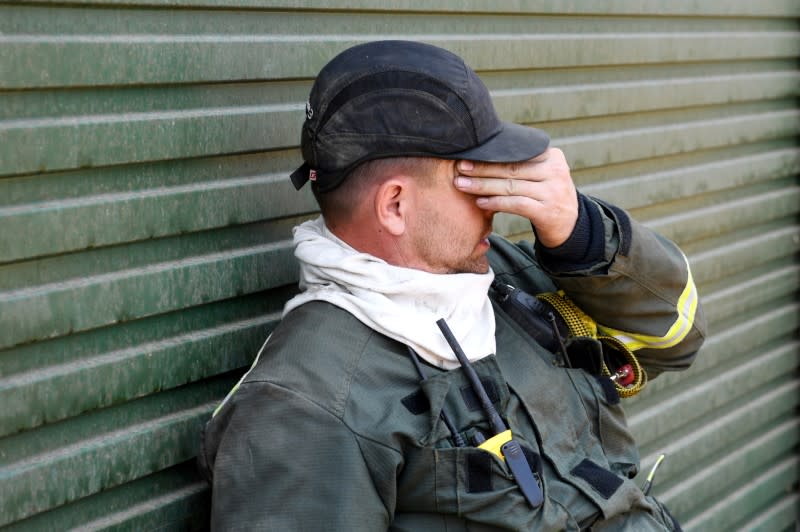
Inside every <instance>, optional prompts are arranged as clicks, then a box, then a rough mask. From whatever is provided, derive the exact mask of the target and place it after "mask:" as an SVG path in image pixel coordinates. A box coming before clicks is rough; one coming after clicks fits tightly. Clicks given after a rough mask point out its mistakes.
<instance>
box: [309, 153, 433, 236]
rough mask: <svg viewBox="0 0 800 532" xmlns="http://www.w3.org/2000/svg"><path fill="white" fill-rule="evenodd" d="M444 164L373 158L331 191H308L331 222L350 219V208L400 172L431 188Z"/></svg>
mask: <svg viewBox="0 0 800 532" xmlns="http://www.w3.org/2000/svg"><path fill="white" fill-rule="evenodd" d="M443 162H444V161H443V160H442V159H436V158H433V157H390V158H386V159H375V160H374V161H366V162H363V163H361V164H360V165H358V166H356V167H355V169H353V171H352V172H350V174H349V175H348V176H347V177H346V178H345V179H344V181H343V182H342V184H341V185H339V186H338V187H336V188H335V189H333V190H330V191H328V192H319V191H318V190H317V187H316V186H314V185H313V184H312V186H311V190H312V191H313V192H314V197H315V198H316V200H317V203H318V204H319V208H320V211H321V212H322V216H323V217H324V218H325V219H326V220H328V221H331V222H333V221H336V222H342V221H346V220H348V219H349V217H350V214H351V213H352V208H353V206H354V205H358V204H359V203H360V202H361V201H363V198H364V194H365V193H366V192H367V191H368V190H370V189H371V188H372V187H373V186H374V185H378V184H380V183H382V182H383V181H385V180H386V179H389V178H390V177H392V176H393V175H397V174H398V173H402V174H405V175H409V176H412V177H414V178H416V179H418V180H419V181H420V183H421V184H422V185H423V186H430V185H431V184H433V183H434V179H435V176H436V175H437V171H438V169H439V165H441V164H442V163H443Z"/></svg>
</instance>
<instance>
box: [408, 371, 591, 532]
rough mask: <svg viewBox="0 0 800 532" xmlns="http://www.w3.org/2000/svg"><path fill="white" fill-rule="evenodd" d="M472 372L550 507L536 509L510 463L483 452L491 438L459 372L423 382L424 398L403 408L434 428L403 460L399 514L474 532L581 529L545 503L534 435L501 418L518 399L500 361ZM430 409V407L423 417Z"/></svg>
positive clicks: (462, 375) (483, 415)
mask: <svg viewBox="0 0 800 532" xmlns="http://www.w3.org/2000/svg"><path fill="white" fill-rule="evenodd" d="M473 367H474V369H475V371H476V372H477V373H478V375H479V377H480V379H481V381H482V383H483V385H484V388H486V391H487V395H488V396H489V398H490V400H491V401H492V402H493V403H494V406H495V408H496V409H497V410H498V412H500V413H501V416H503V417H504V421H505V422H506V423H507V425H508V426H509V428H510V429H511V431H512V433H513V435H514V439H515V440H516V441H518V442H519V443H520V445H521V447H522V449H523V453H524V454H525V456H526V459H527V462H528V464H529V465H530V466H531V469H532V471H533V473H534V475H535V477H536V478H537V480H538V481H539V483H540V487H542V489H543V491H545V502H544V504H543V505H542V506H540V507H539V508H536V509H534V508H532V507H531V506H530V504H528V502H527V500H526V499H525V497H524V496H523V495H522V492H521V491H520V488H519V487H518V486H517V483H516V481H515V480H514V477H513V475H512V474H511V472H510V470H509V468H508V465H507V464H506V462H505V461H504V460H503V459H501V458H499V457H498V456H496V455H495V454H493V453H490V452H488V451H485V450H483V449H479V448H477V446H478V445H479V444H480V443H481V442H482V441H483V439H488V438H490V437H491V436H492V435H493V434H492V433H491V429H490V425H489V423H488V420H487V418H486V414H485V413H484V412H483V409H482V407H481V404H480V401H479V400H478V398H477V396H476V395H475V393H474V392H473V390H472V388H471V387H470V385H469V382H468V380H467V379H466V376H465V375H464V374H463V372H462V371H461V370H452V371H449V372H440V373H437V374H436V375H433V376H431V375H429V376H428V378H427V380H425V381H424V382H422V383H421V392H418V394H416V395H417V396H416V397H415V398H413V399H412V398H407V400H406V401H404V404H406V407H407V408H409V407H410V408H415V409H416V412H417V413H418V415H420V416H428V418H429V422H430V424H429V431H427V432H425V433H421V434H419V439H418V441H417V445H416V446H415V447H414V448H413V449H411V450H410V451H409V452H408V453H407V454H406V456H405V463H404V466H403V470H402V473H401V474H400V476H399V477H398V497H397V509H396V511H397V512H398V513H403V512H415V513H426V512H429V513H438V514H450V515H453V516H458V517H459V518H461V519H463V520H465V521H466V522H469V523H470V528H469V529H470V530H473V529H474V528H475V527H474V526H473V525H479V526H484V527H487V528H486V529H487V530H491V529H495V528H504V529H506V528H513V529H520V530H532V529H544V528H547V529H554V528H556V529H562V530H569V529H576V528H577V527H575V526H572V525H571V524H570V523H568V522H567V521H566V520H565V516H564V514H563V512H562V511H559V510H558V509H557V508H555V507H553V506H552V504H551V503H550V502H549V501H547V497H546V486H543V485H542V483H541V478H542V467H541V458H540V455H539V452H538V444H537V443H536V441H535V436H534V435H533V434H529V433H525V431H523V430H520V428H519V427H515V426H514V419H513V416H512V419H508V418H506V417H505V416H504V415H503V413H504V412H506V411H507V408H508V405H509V402H510V401H511V402H514V403H516V400H515V398H512V397H511V395H510V391H509V388H508V386H507V384H506V381H505V379H504V378H503V375H502V373H501V371H500V368H499V366H498V365H497V361H496V359H495V357H493V356H491V357H487V358H484V359H482V360H480V361H478V362H476V363H474V364H473ZM425 402H427V407H428V408H426V409H425V411H424V412H421V411H420V410H421V409H422V407H423V405H424V403H425ZM443 410H444V411H445V412H447V415H448V417H449V418H450V420H451V423H452V425H453V426H454V427H455V428H456V430H457V432H458V433H459V435H460V437H461V438H462V439H463V443H464V446H456V444H455V438H454V437H453V435H452V434H451V433H450V430H449V429H448V428H447V426H446V424H445V423H444V421H443V420H442V419H441V412H442V411H443ZM528 432H529V431H528ZM448 526H449V525H448ZM448 529H449V528H448Z"/></svg>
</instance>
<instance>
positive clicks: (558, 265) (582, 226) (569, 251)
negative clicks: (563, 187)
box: [534, 192, 605, 273]
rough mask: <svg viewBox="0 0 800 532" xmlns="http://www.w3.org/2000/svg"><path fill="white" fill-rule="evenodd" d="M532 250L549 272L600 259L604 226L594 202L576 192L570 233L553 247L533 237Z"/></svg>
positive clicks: (577, 267) (582, 266)
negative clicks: (575, 209)
mask: <svg viewBox="0 0 800 532" xmlns="http://www.w3.org/2000/svg"><path fill="white" fill-rule="evenodd" d="M535 230H536V229H535V228H534V231H535ZM536 254H537V256H538V258H539V262H540V263H541V264H542V266H544V267H545V268H547V269H548V270H550V271H551V272H553V273H560V272H571V271H576V270H583V269H587V268H591V267H592V266H594V265H595V264H597V263H599V262H601V261H603V260H604V256H605V227H604V225H603V218H602V216H601V214H600V209H599V208H598V207H597V205H595V204H594V203H593V202H592V201H591V200H590V199H589V198H587V197H586V196H584V195H583V194H581V193H580V192H578V221H577V222H576V223H575V228H574V229H573V230H572V234H570V235H569V238H568V239H567V240H566V242H564V243H563V244H561V245H560V246H557V247H554V248H548V247H545V246H543V245H541V244H540V243H539V242H538V241H537V242H536Z"/></svg>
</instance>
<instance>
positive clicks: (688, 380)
mask: <svg viewBox="0 0 800 532" xmlns="http://www.w3.org/2000/svg"><path fill="white" fill-rule="evenodd" d="M431 5H432V4H431V3H430V2H425V1H422V0H398V1H395V2H378V1H375V0H350V1H348V2H339V3H336V2H317V3H313V2H303V1H302V0H282V1H281V0H275V1H269V0H238V1H237V0H227V1H225V0H217V1H214V0H174V1H169V2H163V1H156V0H141V1H137V0H124V1H122V0H121V1H116V0H105V1H100V0H98V1H93V0H72V1H70V2H66V3H55V2H54V3H49V2H38V3H34V2H30V3H28V2H25V3H2V4H0V527H3V526H6V525H7V526H8V528H9V529H11V530H42V529H48V530H49V529H69V528H81V529H86V530H93V529H103V530H105V529H125V530H144V529H155V528H166V529H172V528H174V529H181V528H186V527H199V526H202V522H203V521H204V519H206V512H207V504H208V492H207V489H206V487H205V484H204V483H203V482H202V481H201V480H200V479H199V477H198V476H197V474H196V473H195V471H194V465H193V457H194V455H195V454H196V452H197V440H198V432H199V429H200V427H201V425H202V423H203V421H204V420H205V419H207V418H208V416H209V414H210V412H211V410H212V409H213V408H214V406H215V405H216V404H217V403H218V401H219V400H220V399H221V397H222V396H224V394H225V393H226V391H227V390H228V389H229V387H230V386H231V385H232V384H233V382H235V380H236V379H237V377H238V376H239V375H240V374H241V368H243V367H245V366H247V365H248V364H249V362H250V361H251V360H252V358H253V356H254V354H255V352H256V351H257V349H258V347H259V346H260V345H261V343H262V342H263V340H264V338H265V337H266V336H267V334H268V333H269V331H270V330H271V328H272V327H273V326H274V325H275V323H276V320H277V319H278V318H279V315H280V310H281V307H282V304H283V302H284V301H285V300H286V299H287V298H288V297H289V296H290V295H291V293H292V292H293V290H294V288H293V286H292V285H293V283H294V281H295V280H296V273H295V268H294V259H293V257H292V253H291V246H290V235H291V233H290V228H291V226H292V225H294V224H295V223H297V222H298V221H299V220H302V219H304V218H306V217H308V216H311V215H313V212H314V209H315V205H314V202H313V200H312V198H311V196H310V194H309V191H308V190H304V191H303V192H302V193H296V192H295V191H294V190H293V188H292V187H291V185H290V183H289V181H288V178H287V175H288V173H289V171H291V170H292V169H293V167H294V166H295V165H296V164H297V163H298V161H299V155H298V151H297V149H296V146H297V143H298V139H299V129H300V125H301V121H302V118H303V111H302V110H303V105H304V102H305V99H306V97H307V94H308V91H309V88H310V84H311V79H312V78H313V76H314V75H315V73H316V72H317V71H318V70H319V68H320V67H321V66H322V65H323V64H324V63H325V62H326V61H327V60H328V59H330V58H331V57H332V56H333V55H334V54H335V53H336V52H338V51H340V50H342V49H344V48H346V47H348V46H350V45H352V44H355V43H357V42H362V41H365V40H372V39H376V38H407V39H416V40H422V41H426V42H431V43H434V44H438V45H441V46H444V47H446V48H449V49H451V50H453V51H455V52H457V53H459V54H460V55H462V56H463V57H465V59H466V60H467V62H468V63H470V64H471V65H472V66H474V67H475V68H476V70H478V71H479V73H480V74H481V77H482V78H483V79H484V80H485V81H486V83H487V85H488V86H489V87H490V89H491V90H492V93H493V96H494V98H495V101H496V104H497V106H498V109H499V111H500V113H501V114H502V116H503V117H504V118H506V119H509V120H514V121H517V122H520V123H527V124H536V125H538V126H539V127H542V128H544V129H546V130H548V131H549V132H550V133H551V134H552V137H553V139H554V144H555V145H557V146H559V147H561V148H563V149H564V151H565V152H566V153H567V156H568V159H569V161H570V164H571V166H572V168H573V170H574V177H575V180H576V182H577V183H578V184H579V185H580V186H581V187H582V188H583V190H584V191H586V192H587V193H590V194H593V195H597V196H599V197H602V198H606V199H608V200H611V201H613V202H615V203H617V204H619V205H620V206H622V207H625V208H627V209H629V210H630V211H631V212H632V213H633V214H634V215H635V216H636V217H637V218H639V219H642V220H645V221H646V222H647V223H648V224H649V225H650V226H652V227H654V228H656V229H658V230H660V231H662V232H663V233H664V234H666V235H668V236H669V237H671V238H673V239H675V240H676V241H678V242H679V243H680V244H681V245H682V246H683V248H684V249H685V250H686V252H687V254H688V255H689V258H690V261H691V263H692V265H693V268H694V275H695V279H696V281H697V284H698V286H699V287H700V289H701V293H702V296H703V302H704V305H705V308H706V312H707V315H708V318H709V322H710V337H709V338H708V341H707V343H706V346H705V347H704V348H703V350H702V353H701V355H700V357H699V358H698V361H697V363H696V365H695V366H694V367H693V368H692V369H691V370H690V371H688V372H686V373H683V374H677V375H665V376H663V377H661V378H659V379H658V380H656V381H654V382H652V383H651V384H650V385H649V387H648V390H647V391H646V392H645V393H643V394H642V396H641V397H639V398H637V399H635V400H631V401H630V402H629V409H628V410H629V413H630V415H629V418H630V423H631V425H632V427H633V430H634V432H635V433H636V436H637V438H638V441H639V442H640V444H641V448H642V456H643V464H642V465H643V467H644V468H645V469H646V468H647V467H648V466H649V465H651V464H652V463H653V461H654V460H655V456H656V454H657V453H658V452H660V451H666V452H667V453H668V455H669V456H668V458H667V461H666V462H665V465H664V466H663V467H662V470H661V471H660V473H659V475H658V477H657V479H656V485H655V488H654V492H655V493H657V494H658V495H659V496H660V497H661V498H662V499H663V500H664V501H665V502H667V504H668V505H670V507H671V508H672V509H673V510H674V513H675V514H676V515H677V516H678V517H679V519H680V520H681V521H682V522H683V524H684V528H685V529H687V530H697V531H705V530H731V529H747V530H785V529H792V528H793V527H794V523H795V522H796V520H797V516H798V502H799V501H798V494H797V490H796V486H797V480H798V459H797V454H796V451H797V444H798V441H800V426H798V415H797V412H798V410H797V406H798V398H800V393H799V390H798V386H799V385H800V381H798V373H797V369H798V354H799V353H800V348H799V347H798V336H797V331H798V322H800V316H799V313H798V297H797V294H798V287H800V264H799V262H798V250H800V229H799V228H798V210H800V201H798V199H800V187H799V186H798V181H797V175H798V168H800V149H798V142H797V139H798V132H799V131H800V111H799V110H798V105H797V102H798V100H797V97H798V93H800V73H799V72H798V68H797V65H798V57H800V31H798V17H799V16H800V6H798V4H797V2H796V1H794V0H762V1H760V2H752V1H749V0H747V1H745V0H720V1H717V2H696V1H693V0H672V1H668V0H607V1H603V2H579V1H574V0H561V1H558V0H547V1H545V0H539V1H536V0H531V1H529V2H518V1H514V0H495V1H491V2H490V1H488V0H465V1H462V2H455V1H451V2H446V3H441V6H440V7H431ZM390 6H391V7H390ZM496 228H497V229H498V230H499V231H501V232H503V233H505V234H508V235H512V236H520V235H522V234H524V233H527V232H528V231H529V228H528V227H527V225H526V224H525V223H524V222H522V221H520V220H517V219H512V218H510V217H498V219H497V223H496Z"/></svg>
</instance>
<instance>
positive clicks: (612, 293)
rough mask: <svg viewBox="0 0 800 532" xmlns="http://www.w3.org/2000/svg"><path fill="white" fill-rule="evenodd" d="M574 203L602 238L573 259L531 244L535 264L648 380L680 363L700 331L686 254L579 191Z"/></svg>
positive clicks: (691, 352) (690, 354)
mask: <svg viewBox="0 0 800 532" xmlns="http://www.w3.org/2000/svg"><path fill="white" fill-rule="evenodd" d="M581 201H582V205H583V208H584V209H585V210H586V211H589V212H591V218H592V220H591V223H592V229H591V233H593V234H594V235H596V238H595V240H596V241H599V242H601V243H602V245H596V246H594V247H595V249H596V250H597V251H596V253H595V254H594V255H595V256H594V257H593V258H592V260H590V261H588V262H587V261H586V260H585V257H586V255H587V253H584V261H583V263H577V264H576V263H575V262H574V261H571V260H563V259H560V258H559V257H558V255H557V254H555V255H554V254H552V253H551V252H550V250H547V251H545V250H543V249H542V248H537V255H538V258H539V262H540V264H541V265H542V266H543V268H544V269H545V271H546V272H547V273H548V275H550V277H551V278H552V279H553V280H554V282H555V283H556V284H557V285H558V287H559V288H560V289H562V290H564V292H565V293H566V294H567V295H568V296H569V297H570V298H571V299H572V300H573V301H574V302H575V303H576V304H577V305H578V306H579V307H580V308H581V309H582V310H583V311H584V312H586V313H587V314H589V315H590V316H592V317H593V318H594V320H595V321H596V322H597V324H598V329H599V331H600V332H602V333H604V334H607V335H611V336H615V337H616V338H618V339H619V340H621V341H622V342H624V343H625V344H626V345H627V346H628V348H629V349H631V350H632V351H634V352H635V353H636V355H637V357H638V358H639V361H640V363H641V364H642V365H643V366H644V367H645V368H646V369H647V372H648V376H649V377H650V378H653V377H655V376H656V375H658V374H659V373H661V372H662V371H670V370H681V369H686V368H687V367H689V365H690V364H691V363H692V361H693V360H694V357H695V355H696V353H697V350H698V349H699V348H700V345H701V344H702V342H703V340H704V338H705V334H706V323H705V318H704V316H703V311H702V308H701V306H700V301H699V297H698V293H697V288H696V286H695V283H694V280H693V279H692V273H691V269H690V267H689V262H688V260H687V259H686V256H685V255H684V254H683V252H681V250H680V249H679V248H678V246H677V245H675V244H674V243H673V242H671V241H670V240H668V239H666V238H664V237H663V236H661V235H659V234H657V233H655V232H654V231H651V230H650V229H648V228H646V227H644V226H643V225H641V224H640V223H638V222H636V221H635V220H633V219H632V218H631V217H630V216H629V215H628V213H627V212H625V211H624V210H622V209H620V208H618V207H615V206H613V205H610V204H608V203H605V202H601V201H599V200H596V199H592V198H587V197H586V196H582V197H581ZM601 231H602V233H601ZM588 255H590V254H588Z"/></svg>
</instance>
